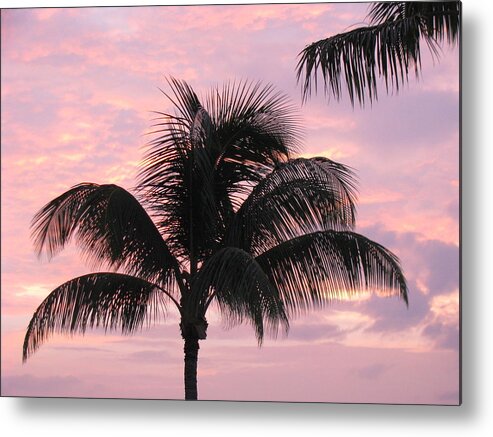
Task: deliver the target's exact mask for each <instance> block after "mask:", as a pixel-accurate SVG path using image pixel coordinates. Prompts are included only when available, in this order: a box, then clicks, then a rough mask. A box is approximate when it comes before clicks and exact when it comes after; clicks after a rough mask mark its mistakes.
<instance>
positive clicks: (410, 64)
mask: <svg viewBox="0 0 493 437" xmlns="http://www.w3.org/2000/svg"><path fill="white" fill-rule="evenodd" d="M460 11H461V4H460V2H457V1H448V2H426V1H421V2H377V3H373V4H371V6H370V9H369V13H368V15H367V19H368V20H369V25H368V26H364V27H359V28H356V29H353V30H350V31H348V32H344V33H340V34H338V35H335V36H332V37H330V38H326V39H322V40H320V41H317V42H314V43H312V44H310V45H308V46H307V47H306V48H305V49H304V50H303V51H302V52H301V53H300V54H299V62H298V66H297V78H298V82H299V83H300V82H301V84H302V94H303V100H304V101H306V100H307V99H308V98H309V97H310V95H311V93H312V90H314V91H315V92H316V91H317V88H318V83H317V82H318V74H319V73H321V75H322V79H323V87H324V93H325V95H326V96H327V97H328V98H330V97H334V98H336V99H337V100H339V98H340V97H341V93H342V90H341V88H342V76H343V73H344V82H345V85H346V89H347V92H348V94H349V98H350V100H351V103H352V104H353V105H354V102H355V100H356V99H357V100H358V102H359V104H360V105H363V104H364V103H365V98H368V100H369V101H370V103H371V102H372V101H373V100H375V99H376V98H377V78H381V77H383V78H384V80H385V87H386V91H387V93H388V92H389V91H391V90H392V89H395V90H396V91H398V90H399V88H400V87H401V86H402V84H403V83H405V82H407V80H408V75H409V72H410V71H412V70H414V72H415V75H416V77H418V75H419V72H420V69H421V46H420V42H421V40H424V41H425V42H426V44H427V46H428V48H429V49H430V51H431V53H432V55H433V57H434V58H435V59H438V57H439V55H440V50H441V45H442V43H443V42H444V41H445V40H446V41H447V43H449V44H451V45H453V44H455V43H456V42H457V41H458V39H459V37H460V18H461V17H460V15H461V14H460Z"/></svg>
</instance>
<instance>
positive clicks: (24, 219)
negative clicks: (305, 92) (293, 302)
mask: <svg viewBox="0 0 493 437" xmlns="http://www.w3.org/2000/svg"><path fill="white" fill-rule="evenodd" d="M366 7H367V5H366V4H318V5H316V4H312V5H310V4H306V5H264V6H229V7H224V6H221V7H218V6H207V7H204V6H202V7H157V8H150V7H148V8H144V7H139V8H87V9H37V10H36V9H30V10H3V11H2V22H1V24H2V26H1V27H2V59H1V60H2V77H1V79H2V82H1V87H2V88H1V91H2V108H1V110H2V114H1V115H2V126H1V127H2V136H1V140H2V149H1V151H2V164H1V171H2V186H1V189H2V191H1V194H2V197H1V202H2V210H1V219H2V229H1V236H2V243H1V244H2V260H1V263H2V264H1V267H2V269H1V270H2V278H1V281H2V282H1V285H2V289H1V291H2V361H1V365H2V394H3V395H33V396H85V397H138V398H165V399H171V398H178V399H180V398H182V397H183V382H182V373H183V369H182V365H183V357H182V343H181V339H180V336H179V328H178V318H177V315H176V314H170V317H169V319H168V322H167V323H166V324H163V325H159V326H155V327H153V328H151V329H149V330H144V331H142V332H141V333H138V334H137V335H135V336H133V337H121V336H119V335H116V334H111V335H107V336H105V335H103V334H102V333H101V332H91V333H88V334H87V335H86V336H85V337H73V338H69V337H63V336H57V337H53V338H52V339H51V340H50V341H48V342H47V343H46V344H44V345H43V346H42V347H41V349H40V350H39V351H38V352H37V353H36V354H35V355H34V356H33V357H32V358H30V360H29V361H28V362H27V363H26V364H24V365H23V364H22V363H21V352H22V340H23V336H24V332H25V329H26V326H27V324H28V322H29V319H30V317H31V315H32V313H33V312H34V310H35V309H36V307H37V306H38V305H39V304H40V302H41V301H42V300H43V299H44V297H45V296H46V295H47V294H48V293H49V292H50V291H51V290H52V289H53V288H55V287H56V286H57V285H59V284H61V283H63V282H65V281H66V280H68V279H71V278H72V277H75V276H80V275H82V274H85V273H89V272H90V271H91V270H90V269H89V267H88V266H86V265H85V264H83V262H82V260H81V259H80V258H79V257H78V253H77V250H76V249H75V248H74V247H72V246H70V247H69V248H67V249H66V250H65V251H64V252H62V254H61V255H59V256H58V257H57V258H55V259H54V260H52V261H51V262H50V263H48V262H47V261H39V260H37V258H36V257H35V255H34V252H33V248H32V243H31V241H30V238H29V223H30V220H31V218H32V216H33V215H34V214H35V213H36V211H37V210H38V209H39V208H40V207H42V206H43V205H44V204H45V203H47V202H48V201H49V200H51V199H52V198H53V197H55V196H56V195H58V194H61V193H62V192H63V191H65V190H67V189H68V188H69V187H71V186H72V185H75V184H77V183H79V182H86V181H90V182H96V183H108V182H112V183H117V184H119V185H121V186H123V187H124V188H127V189H131V188H132V186H133V185H134V183H135V179H134V176H135V174H136V171H137V169H138V163H139V160H140V158H141V154H142V147H143V146H144V145H145V141H146V138H145V136H144V134H145V132H146V131H147V129H148V127H149V125H150V122H151V118H152V114H151V113H150V111H152V110H165V109H169V107H168V104H167V102H166V100H165V99H164V98H163V96H162V95H161V93H160V92H159V90H158V87H165V86H166V82H165V80H164V75H173V76H175V77H177V78H181V79H185V80H187V81H189V82H190V84H191V85H192V86H193V87H194V88H195V89H196V90H198V91H204V92H205V91H206V90H207V89H208V88H209V87H210V86H211V85H213V84H216V83H219V84H220V83H222V82H223V81H225V80H228V79H232V78H247V79H252V80H257V79H260V80H262V81H263V82H265V83H267V82H270V83H272V84H274V85H275V86H276V87H277V88H278V89H280V90H282V91H284V92H286V93H288V94H289V95H291V97H292V99H293V102H295V103H296V104H300V90H299V88H298V87H297V85H296V80H295V73H294V70H295V66H296V55H297V53H298V52H299V51H300V50H301V49H302V48H303V47H304V46H305V45H306V44H308V43H310V42H312V41H315V40H317V39H320V38H322V37H324V36H328V35H331V34H334V33H338V32H341V31H343V30H345V29H346V28H347V27H348V26H350V25H351V24H353V23H358V22H360V21H361V20H362V18H363V17H364V16H365V13H366ZM425 50H426V49H425ZM423 55H424V56H423V72H422V77H421V79H420V81H419V82H416V81H414V80H412V81H411V82H410V84H409V87H408V88H406V89H403V90H402V91H401V92H400V93H399V95H398V96H390V97H387V96H384V95H383V93H382V94H381V96H380V99H379V101H378V102H377V103H376V104H374V105H373V106H372V107H370V106H368V107H366V108H364V109H361V108H359V107H356V108H354V109H353V108H351V106H350V104H349V102H348V101H347V100H346V101H343V102H340V103H337V102H331V103H330V104H329V105H327V103H326V101H325V100H324V98H323V96H321V95H320V96H318V97H317V98H312V100H310V101H309V102H308V103H307V104H306V105H304V106H303V107H301V106H300V112H301V115H302V117H303V120H304V126H305V132H306V135H305V148H304V151H303V154H304V155H306V156H316V155H322V156H327V157H330V158H333V159H335V160H338V161H341V162H343V163H345V164H348V165H350V166H352V167H354V168H356V169H357V170H358V175H359V180H360V201H359V210H358V211H359V213H358V227H357V231H358V232H360V233H362V234H364V235H366V236H368V237H370V238H372V239H374V240H376V241H378V242H380V243H382V244H384V245H385V246H386V247H388V248H390V249H391V250H392V251H394V252H395V253H396V254H397V255H398V256H399V257H400V259H401V261H402V265H403V267H404V271H405V273H406V276H407V278H408V282H409V286H410V306H409V309H406V307H405V305H404V304H403V303H402V302H401V301H398V300H397V299H383V298H376V297H375V298H371V299H364V300H361V301H357V302H344V303H334V304H333V305H331V306H330V308H328V309H327V310H324V311H317V312H313V313H311V314H310V315H308V316H306V317H303V318H300V319H297V320H296V321H294V322H293V323H292V327H291V330H290V333H289V336H288V337H287V338H278V339H277V340H271V339H267V340H266V341H265V343H264V345H263V347H262V348H258V347H257V343H256V340H255V336H254V334H253V331H252V329H251V328H250V327H248V326H244V327H240V328H234V329H232V330H228V331H226V330H224V329H223V328H222V326H221V320H220V318H219V317H218V316H217V315H215V314H211V315H210V316H209V322H210V325H211V326H210V328H209V335H208V339H207V341H205V342H202V343H201V349H200V357H199V396H200V398H201V399H235V400H236V399H243V400H286V401H328V402H385V403H387V402H397V403H444V404H456V403H457V402H458V391H459V384H458V379H459V355H458V300H459V299H458V288H459V282H458V269H459V266H458V262H459V248H458V239H459V233H458V220H459V210H458V200H459V195H458V194H459V193H458V179H459V173H458V155H459V153H458V149H459V78H458V50H457V49H450V48H448V47H445V48H444V52H443V54H442V57H441V60H440V63H438V64H435V65H434V64H433V62H432V60H431V59H430V57H429V55H428V54H427V53H426V52H424V53H423Z"/></svg>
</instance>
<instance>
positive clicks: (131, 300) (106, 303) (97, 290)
mask: <svg viewBox="0 0 493 437" xmlns="http://www.w3.org/2000/svg"><path fill="white" fill-rule="evenodd" d="M168 297H169V295H168ZM166 300H167V296H166V294H165V293H164V292H163V290H161V289H160V288H159V287H157V286H156V285H155V284H152V283H150V282H147V281H144V280H142V279H139V278H136V277H133V276H129V275H123V274H119V273H93V274H89V275H85V276H80V277H78V278H75V279H72V280H70V281H68V282H65V283H64V284H62V285H60V286H59V287H57V288H56V289H55V290H53V291H52V292H51V293H50V294H49V295H48V297H47V298H46V299H45V300H44V301H43V302H42V303H41V305H40V306H39V307H38V309H37V310H36V312H35V313H34V315H33V317H32V319H31V321H30V323H29V326H28V328H27V332H26V336H25V339H24V346H23V360H24V361H25V360H26V359H27V358H28V357H29V356H30V355H32V354H33V353H34V352H35V351H36V350H37V349H38V348H39V346H40V345H41V344H42V343H43V342H44V341H45V340H46V339H47V338H48V337H49V336H50V335H51V334H53V333H69V334H75V333H82V334H83V333H85V332H86V330H87V328H96V327H103V328H105V329H106V330H115V329H118V328H120V329H121V331H122V333H123V334H131V333H132V332H134V331H135V330H136V329H138V328H141V327H142V326H143V325H144V323H145V322H147V323H151V322H153V321H155V320H157V319H158V318H159V317H161V316H163V315H164V311H165V305H166Z"/></svg>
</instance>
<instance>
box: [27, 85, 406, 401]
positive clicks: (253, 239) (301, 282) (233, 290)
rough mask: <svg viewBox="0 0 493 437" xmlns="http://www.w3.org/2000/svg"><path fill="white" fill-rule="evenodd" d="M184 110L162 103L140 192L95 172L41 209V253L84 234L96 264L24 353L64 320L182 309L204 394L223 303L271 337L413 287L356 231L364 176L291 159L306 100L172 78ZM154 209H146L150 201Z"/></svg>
mask: <svg viewBox="0 0 493 437" xmlns="http://www.w3.org/2000/svg"><path fill="white" fill-rule="evenodd" d="M168 83H169V86H170V89H171V93H169V94H166V96H167V98H168V99H169V100H170V102H171V103H172V104H173V106H174V108H175V112H174V113H173V114H168V113H157V114H158V118H157V120H156V124H155V130H154V132H153V133H154V137H153V138H154V139H153V140H152V141H151V142H150V144H149V148H148V150H147V153H146V155H145V157H144V161H143V166H142V170H141V172H140V175H139V183H138V186H137V187H136V190H135V193H136V196H137V197H138V198H139V199H140V202H139V201H138V200H137V198H136V197H134V195H132V194H131V193H130V192H128V191H126V190H125V189H123V188H121V187H118V186H116V185H97V184H93V183H83V184H80V185H77V186H75V187H73V188H71V189H70V190H69V191H67V192H66V193H64V194H62V195H61V196H59V197H57V198H56V199H54V200H52V201H51V202H49V203H48V204H47V205H46V206H44V207H43V208H42V209H41V210H40V211H39V212H38V213H37V214H36V216H35V217H34V219H33V225H32V226H33V238H34V242H35V247H36V250H37V251H38V253H39V254H40V253H41V252H43V251H46V252H47V253H48V255H49V256H50V257H51V256H53V255H55V254H56V253H57V252H59V251H60V250H61V249H62V248H63V247H64V246H65V245H66V244H67V243H68V241H69V240H70V239H71V238H72V237H74V238H75V240H76V242H77V243H78V245H79V246H80V248H81V249H82V251H83V253H84V254H85V255H86V256H87V257H88V258H89V259H90V260H91V261H92V263H93V264H94V265H95V266H106V267H107V268H108V269H109V271H108V272H100V273H93V274H88V275H85V276H81V277H78V278H75V279H72V280H70V281H68V282H66V283H64V284H62V285H61V286H59V287H58V288H56V289H55V290H54V291H53V292H52V293H50V294H49V295H48V297H47V298H46V299H45V300H44V301H43V302H42V304H41V305H40V306H39V308H38V309H37V310H36V312H35V313H34V315H33V317H32V320H31V322H30V323H29V326H28V329H27V333H26V336H25V342H24V349H23V358H24V360H25V359H27V357H28V356H29V355H30V354H32V353H33V352H34V351H35V350H36V349H37V348H38V347H39V346H40V344H41V343H42V342H43V341H44V340H45V339H46V338H47V336H48V335H49V334H51V333H53V332H70V333H75V332H81V333H83V332H85V330H86V329H87V328H90V327H97V326H101V327H104V328H106V329H121V331H122V332H123V333H132V332H134V331H135V330H136V329H139V328H140V327H142V326H143V325H144V324H146V323H150V322H154V321H157V320H159V319H160V318H162V317H165V316H166V314H167V310H168V307H169V305H170V304H171V306H173V305H174V306H176V308H177V310H178V311H179V314H180V317H181V323H180V327H181V333H182V337H183V339H184V344H185V346H184V351H185V397H186V399H196V398H197V382H196V373H197V357H198V349H199V345H198V341H199V340H200V339H204V338H205V337H206V331H207V321H206V312H207V310H208V309H209V307H210V305H211V304H214V305H216V307H217V309H218V311H220V313H221V314H222V316H223V317H224V319H225V320H226V321H227V322H228V323H230V324H237V323H242V322H245V321H247V322H250V323H251V324H252V326H253V328H254V330H255V333H256V337H257V340H258V342H259V344H260V343H261V342H262V340H263V338H264V335H265V333H266V332H270V333H271V334H273V335H275V334H276V333H277V332H278V330H279V329H284V330H287V329H288V326H289V319H290V317H291V316H293V315H296V314H299V313H302V312H304V311H307V310H309V309H311V308H314V307H320V306H323V305H324V304H325V303H327V302H329V301H330V300H333V299H343V298H345V297H346V296H347V295H350V294H358V293H361V292H362V291H363V290H370V291H378V292H379V293H383V294H386V295H398V296H400V297H401V298H402V299H404V300H405V302H406V303H407V287H406V282H405V279H404V276H403V274H402V272H401V269H400V266H399V262H398V260H397V258H396V257H395V256H394V255H393V254H392V253H391V252H389V251H388V250H387V249H385V248H384V247H382V246H381V245H379V244H377V243H375V242H373V241H370V240H369V239H367V238H365V237H363V236H362V235H359V234H357V233H355V232H354V224H355V198H356V197H355V196H356V189H355V178H354V174H353V172H352V170H351V169H349V168H348V167H346V166H343V165H341V164H338V163H336V162H333V161H331V160H329V159H325V158H312V159H304V158H295V159H294V158H293V154H294V153H295V152H296V151H298V149H299V147H300V130H299V128H298V127H297V126H298V119H297V116H296V111H295V110H294V108H293V107H292V106H291V105H290V104H289V102H288V100H287V98H286V97H285V96H284V95H282V94H280V93H278V92H276V91H275V90H274V89H273V87H271V86H262V85H261V84H259V83H250V82H234V83H229V84H226V85H224V86H223V87H222V88H219V87H216V88H214V89H212V90H211V92H210V93H209V94H208V95H207V96H205V98H204V99H203V101H201V100H200V99H199V97H198V96H197V94H196V93H195V92H194V91H193V89H192V88H191V87H190V86H189V85H188V84H187V83H186V82H183V81H179V80H175V79H172V78H171V79H169V81H168ZM142 205H144V206H145V207H146V208H147V210H148V211H149V213H150V214H151V215H152V219H151V216H150V215H149V214H148V213H147V212H146V209H144V207H143V206H142Z"/></svg>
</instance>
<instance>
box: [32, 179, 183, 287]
mask: <svg viewBox="0 0 493 437" xmlns="http://www.w3.org/2000/svg"><path fill="white" fill-rule="evenodd" d="M31 228H32V236H33V240H34V245H35V248H36V251H37V253H38V255H41V253H42V252H43V251H46V252H47V254H48V256H49V257H52V256H54V255H55V254H57V253H58V252H59V251H60V250H61V249H63V247H64V246H65V245H66V244H67V243H68V242H69V240H70V239H71V237H72V236H75V237H76V241H77V243H78V245H79V246H80V247H81V248H82V250H83V252H84V253H85V254H86V255H87V256H88V258H89V259H90V260H91V261H93V263H94V264H99V265H101V264H106V265H108V266H110V267H113V268H115V269H116V268H119V269H122V270H124V271H125V272H126V273H129V274H133V275H136V276H139V277H141V278H144V279H149V280H152V281H157V282H159V283H162V284H167V285H170V283H171V282H170V281H171V279H172V274H173V273H174V274H177V273H178V272H179V266H178V263H177V261H176V259H175V258H174V257H173V256H172V254H171V253H170V251H169V249H168V247H167V245H166V243H165V241H164V240H163V238H162V236H161V234H160V233H159V231H158V230H157V228H156V226H155V225H154V223H153V222H152V220H151V218H150V217H149V216H148V215H147V213H146V212H145V210H144V209H143V207H142V206H141V205H140V203H139V202H138V201H137V199H135V197H134V196H132V194H130V193H129V192H128V191H126V190H124V189H123V188H121V187H118V186H117V185H98V184H92V183H83V184H79V185H76V186H74V187H73V188H71V189H70V190H68V191H67V192H65V193H63V194H62V195H60V196H58V197H57V198H56V199H54V200H52V201H51V202H49V203H48V204H47V205H45V206H44V207H43V208H42V209H41V210H40V211H39V212H38V213H37V214H36V215H35V216H34V218H33V221H32V226H31Z"/></svg>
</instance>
